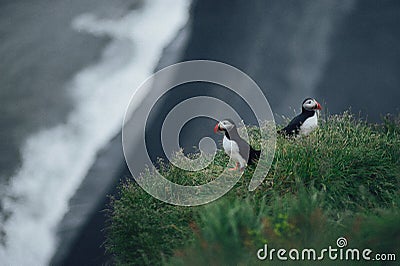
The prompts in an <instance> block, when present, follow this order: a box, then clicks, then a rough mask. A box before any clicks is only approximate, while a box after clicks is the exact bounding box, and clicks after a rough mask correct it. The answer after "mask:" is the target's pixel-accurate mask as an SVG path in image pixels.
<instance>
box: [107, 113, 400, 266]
mask: <svg viewBox="0 0 400 266" xmlns="http://www.w3.org/2000/svg"><path fill="white" fill-rule="evenodd" d="M399 121H400V116H399V117H386V118H385V119H384V122H383V123H382V124H380V125H373V124H368V123H366V122H364V121H361V120H360V119H356V118H354V116H352V115H351V114H349V113H344V114H342V115H332V116H329V117H327V118H325V119H324V121H323V123H322V125H321V126H320V128H319V129H318V130H317V131H316V132H314V133H313V134H311V135H310V136H308V137H305V138H298V139H285V138H283V137H279V138H278V139H277V145H276V153H275V159H274V162H273V164H272V167H271V169H270V171H269V173H268V176H267V177H266V179H265V181H264V183H263V184H262V185H261V186H260V187H258V188H257V189H256V190H255V191H252V192H250V191H248V190H247V185H248V182H249V180H250V179H251V174H252V172H253V171H254V169H253V168H250V167H249V168H248V169H246V171H245V173H244V175H243V176H242V178H241V179H240V181H239V182H238V183H237V184H236V186H235V187H234V188H233V189H232V190H231V191H230V192H228V193H227V194H226V195H224V196H223V197H222V198H220V199H219V200H217V201H215V202H212V203H210V204H207V205H205V206H199V207H178V206H172V205H169V204H167V203H164V202H161V201H159V200H157V199H155V198H153V197H152V196H151V195H148V194H147V193H146V192H145V191H143V190H142V189H141V188H140V187H139V186H138V185H137V184H136V183H135V182H134V181H132V180H127V181H125V182H124V183H123V184H121V186H120V192H119V195H118V196H117V197H115V198H114V199H113V200H112V203H111V205H110V209H109V210H108V214H109V225H108V228H107V235H108V239H107V242H106V248H107V251H108V252H110V253H112V254H113V255H114V259H115V263H116V264H118V265H159V264H172V265H186V264H190V265H205V264H211V265H231V264H243V265H249V264H258V263H262V264H268V262H270V263H276V261H268V260H267V261H260V260H258V259H257V256H256V253H257V250H258V249H260V248H262V247H263V246H264V245H265V244H267V245H268V246H270V247H273V248H276V249H279V248H286V249H291V248H298V249H301V248H309V247H314V248H316V249H322V248H325V247H327V246H329V245H331V246H335V247H336V239H337V238H339V237H345V238H346V239H347V240H348V245H349V247H354V248H360V249H362V248H369V249H371V250H373V252H375V253H379V252H382V253H390V254H396V253H397V254H396V256H397V257H396V259H397V260H399V259H400V257H399V255H400V254H399V250H400V228H399V224H398V223H399V221H400V211H399V210H400V209H399V204H400V197H399V183H400V123H399ZM248 132H249V135H250V138H251V143H252V144H253V145H254V146H257V145H260V144H259V134H258V130H257V128H256V127H249V128H248ZM227 162H228V158H227V156H226V155H225V154H223V152H222V151H221V152H218V154H217V156H216V158H215V160H214V162H213V163H212V165H211V166H209V167H208V168H207V169H204V170H203V171H198V172H187V171H183V170H181V169H178V168H176V167H174V166H172V165H171V166H169V165H166V166H164V167H162V169H161V171H162V172H163V174H164V176H165V177H166V178H168V179H170V180H171V181H174V182H176V183H179V184H184V185H189V184H199V183H205V182H208V181H209V180H211V179H213V177H214V176H218V173H220V172H221V171H222V170H223V169H224V168H225V167H226V164H227ZM261 163H262V162H261ZM296 262H297V263H298V261H295V263H296ZM307 262H308V261H302V263H303V264H308V263H307ZM324 262H326V263H333V265H337V264H338V261H328V260H325V261H324ZM353 262H354V263H356V261H353ZM346 263H347V264H349V261H347V262H346Z"/></svg>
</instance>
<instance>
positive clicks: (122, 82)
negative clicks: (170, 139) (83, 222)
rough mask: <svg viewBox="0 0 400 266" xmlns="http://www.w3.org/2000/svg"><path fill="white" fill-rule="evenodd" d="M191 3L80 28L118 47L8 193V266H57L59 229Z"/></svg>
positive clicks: (79, 79) (25, 161) (87, 76)
mask: <svg viewBox="0 0 400 266" xmlns="http://www.w3.org/2000/svg"><path fill="white" fill-rule="evenodd" d="M189 3H190V2H189V1H186V0H168V1H166V0H157V1H155V0H152V1H149V2H146V4H145V5H144V6H143V7H142V9H140V10H133V11H131V12H129V13H128V14H126V15H125V16H123V17H121V18H119V19H101V18H98V17H96V16H95V15H93V14H82V15H80V16H78V17H77V18H75V19H74V20H73V22H72V27H73V28H74V29H75V30H78V31H80V32H82V33H86V34H92V35H96V36H107V37H109V38H110V39H111V41H110V43H109V44H108V45H107V47H106V49H105V50H104V51H103V54H102V57H101V59H100V60H99V61H98V62H97V63H96V64H94V65H92V66H90V67H88V68H86V69H84V70H82V71H80V72H79V73H78V74H77V75H76V76H75V77H74V79H73V80H72V81H71V83H70V84H69V85H68V86H69V87H68V90H69V91H70V93H71V96H72V98H73V99H74V100H75V108H74V110H73V111H72V112H71V114H70V115H69V117H68V119H67V120H66V122H65V123H63V124H59V125H58V126H56V127H53V128H50V129H46V130H42V131H40V132H38V133H36V134H34V135H31V136H30V137H29V138H28V139H27V141H26V143H25V145H23V148H22V165H21V167H20V169H19V170H18V171H17V173H16V175H15V176H13V177H12V179H11V184H10V185H9V187H8V188H7V191H8V193H7V194H9V195H10V196H11V197H9V198H8V199H6V200H5V202H4V206H5V209H6V210H8V211H10V212H11V216H10V218H9V219H8V220H7V221H6V222H5V224H4V228H5V231H6V233H7V239H6V245H5V246H4V247H1V248H0V261H1V262H2V263H4V264H5V265H32V264H35V265H46V264H48V263H49V261H50V259H51V256H52V254H53V253H54V252H55V248H56V246H57V239H56V227H57V224H58V223H59V222H60V221H61V219H62V218H63V216H64V215H65V213H66V212H67V211H68V201H69V199H70V198H71V197H72V196H73V194H74V193H75V191H76V190H77V189H78V187H79V185H80V183H81V182H82V180H83V178H84V177H85V175H86V173H87V171H88V170H89V168H90V166H91V164H92V163H93V162H94V160H95V157H96V153H97V151H98V150H99V149H100V148H101V147H103V146H104V145H105V144H106V143H107V142H108V141H109V140H110V139H111V138H112V137H113V136H114V135H115V134H116V133H117V132H118V131H119V130H120V128H121V126H122V119H123V115H124V112H125V108H126V106H127V104H128V100H129V99H130V97H131V95H132V94H133V93H134V91H135V89H136V88H137V87H138V86H139V85H140V84H141V82H143V81H144V80H145V79H146V78H147V77H148V76H149V75H150V74H151V73H152V71H153V68H154V67H155V65H156V63H157V61H158V59H159V57H160V55H161V53H162V49H163V47H164V46H165V45H166V44H167V43H168V42H169V41H171V40H172V38H173V37H174V35H175V34H176V32H177V31H178V29H180V28H181V27H183V25H184V24H185V23H186V22H187V19H188V5H189ZM82 49H90V47H82ZM60 63H62V62H60ZM44 97H45V95H44Z"/></svg>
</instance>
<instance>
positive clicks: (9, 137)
mask: <svg viewBox="0 0 400 266" xmlns="http://www.w3.org/2000/svg"><path fill="white" fill-rule="evenodd" d="M106 3H107V1H93V0H83V1H46V0H42V1H0V38H1V42H0V57H1V64H0V73H1V76H0V102H1V103H0V123H1V127H0V139H1V142H0V145H1V146H0V150H1V155H0V177H2V178H3V179H4V178H5V177H6V176H9V175H11V174H12V172H13V171H14V170H15V168H16V167H17V166H18V165H19V161H20V156H21V155H20V153H19V147H20V145H21V143H22V142H23V141H24V139H25V138H26V137H27V136H28V135H29V134H31V133H32V132H34V131H37V130H38V129H40V128H43V127H50V126H52V125H54V124H58V123H62V122H63V119H65V117H66V114H67V113H68V112H69V111H70V110H71V108H73V106H72V105H73V103H72V102H71V99H70V98H69V95H68V92H67V91H66V82H68V81H69V80H70V78H71V77H72V76H73V75H74V74H75V73H76V72H78V71H79V70H80V69H82V68H83V67H84V66H86V65H88V64H89V63H90V62H92V61H93V60H95V59H96V58H97V57H98V55H99V52H100V50H101V49H102V47H103V45H104V41H105V40H102V39H99V38H96V37H94V36H90V35H87V34H79V33H78V32H76V31H74V30H73V29H72V28H71V21H72V19H73V18H74V17H75V16H77V15H79V14H80V13H83V12H88V11H92V10H95V9H96V7H97V5H98V4H101V5H103V8H104V5H105V4H106ZM88 48H90V49H88Z"/></svg>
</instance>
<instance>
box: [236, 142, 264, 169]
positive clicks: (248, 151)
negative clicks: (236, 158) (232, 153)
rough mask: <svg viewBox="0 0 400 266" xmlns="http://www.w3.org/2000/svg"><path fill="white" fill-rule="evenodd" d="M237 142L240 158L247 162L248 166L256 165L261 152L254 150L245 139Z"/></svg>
mask: <svg viewBox="0 0 400 266" xmlns="http://www.w3.org/2000/svg"><path fill="white" fill-rule="evenodd" d="M235 141H236V143H237V144H238V146H239V154H240V156H242V157H243V158H244V159H245V160H246V161H247V164H249V165H252V164H254V163H255V160H258V159H259V158H260V153H261V151H257V150H255V149H253V148H252V147H251V146H250V145H249V144H248V143H247V142H246V141H245V140H244V139H242V138H240V139H237V140H236V139H235Z"/></svg>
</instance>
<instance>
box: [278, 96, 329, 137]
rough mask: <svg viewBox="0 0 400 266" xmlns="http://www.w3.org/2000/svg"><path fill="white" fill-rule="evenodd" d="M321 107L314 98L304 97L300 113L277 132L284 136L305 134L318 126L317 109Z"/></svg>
mask: <svg viewBox="0 0 400 266" xmlns="http://www.w3.org/2000/svg"><path fill="white" fill-rule="evenodd" d="M321 109H322V107H321V105H320V104H319V103H318V102H317V101H316V100H315V99H314V98H307V99H305V100H304V101H303V104H302V107H301V114H299V115H298V116H296V117H295V118H293V119H292V121H290V123H289V124H288V125H287V126H286V127H285V128H283V129H282V130H280V131H278V133H280V134H283V135H286V136H298V135H300V136H307V135H308V134H310V133H311V132H313V131H314V130H315V129H316V128H317V127H318V111H319V110H321Z"/></svg>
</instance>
